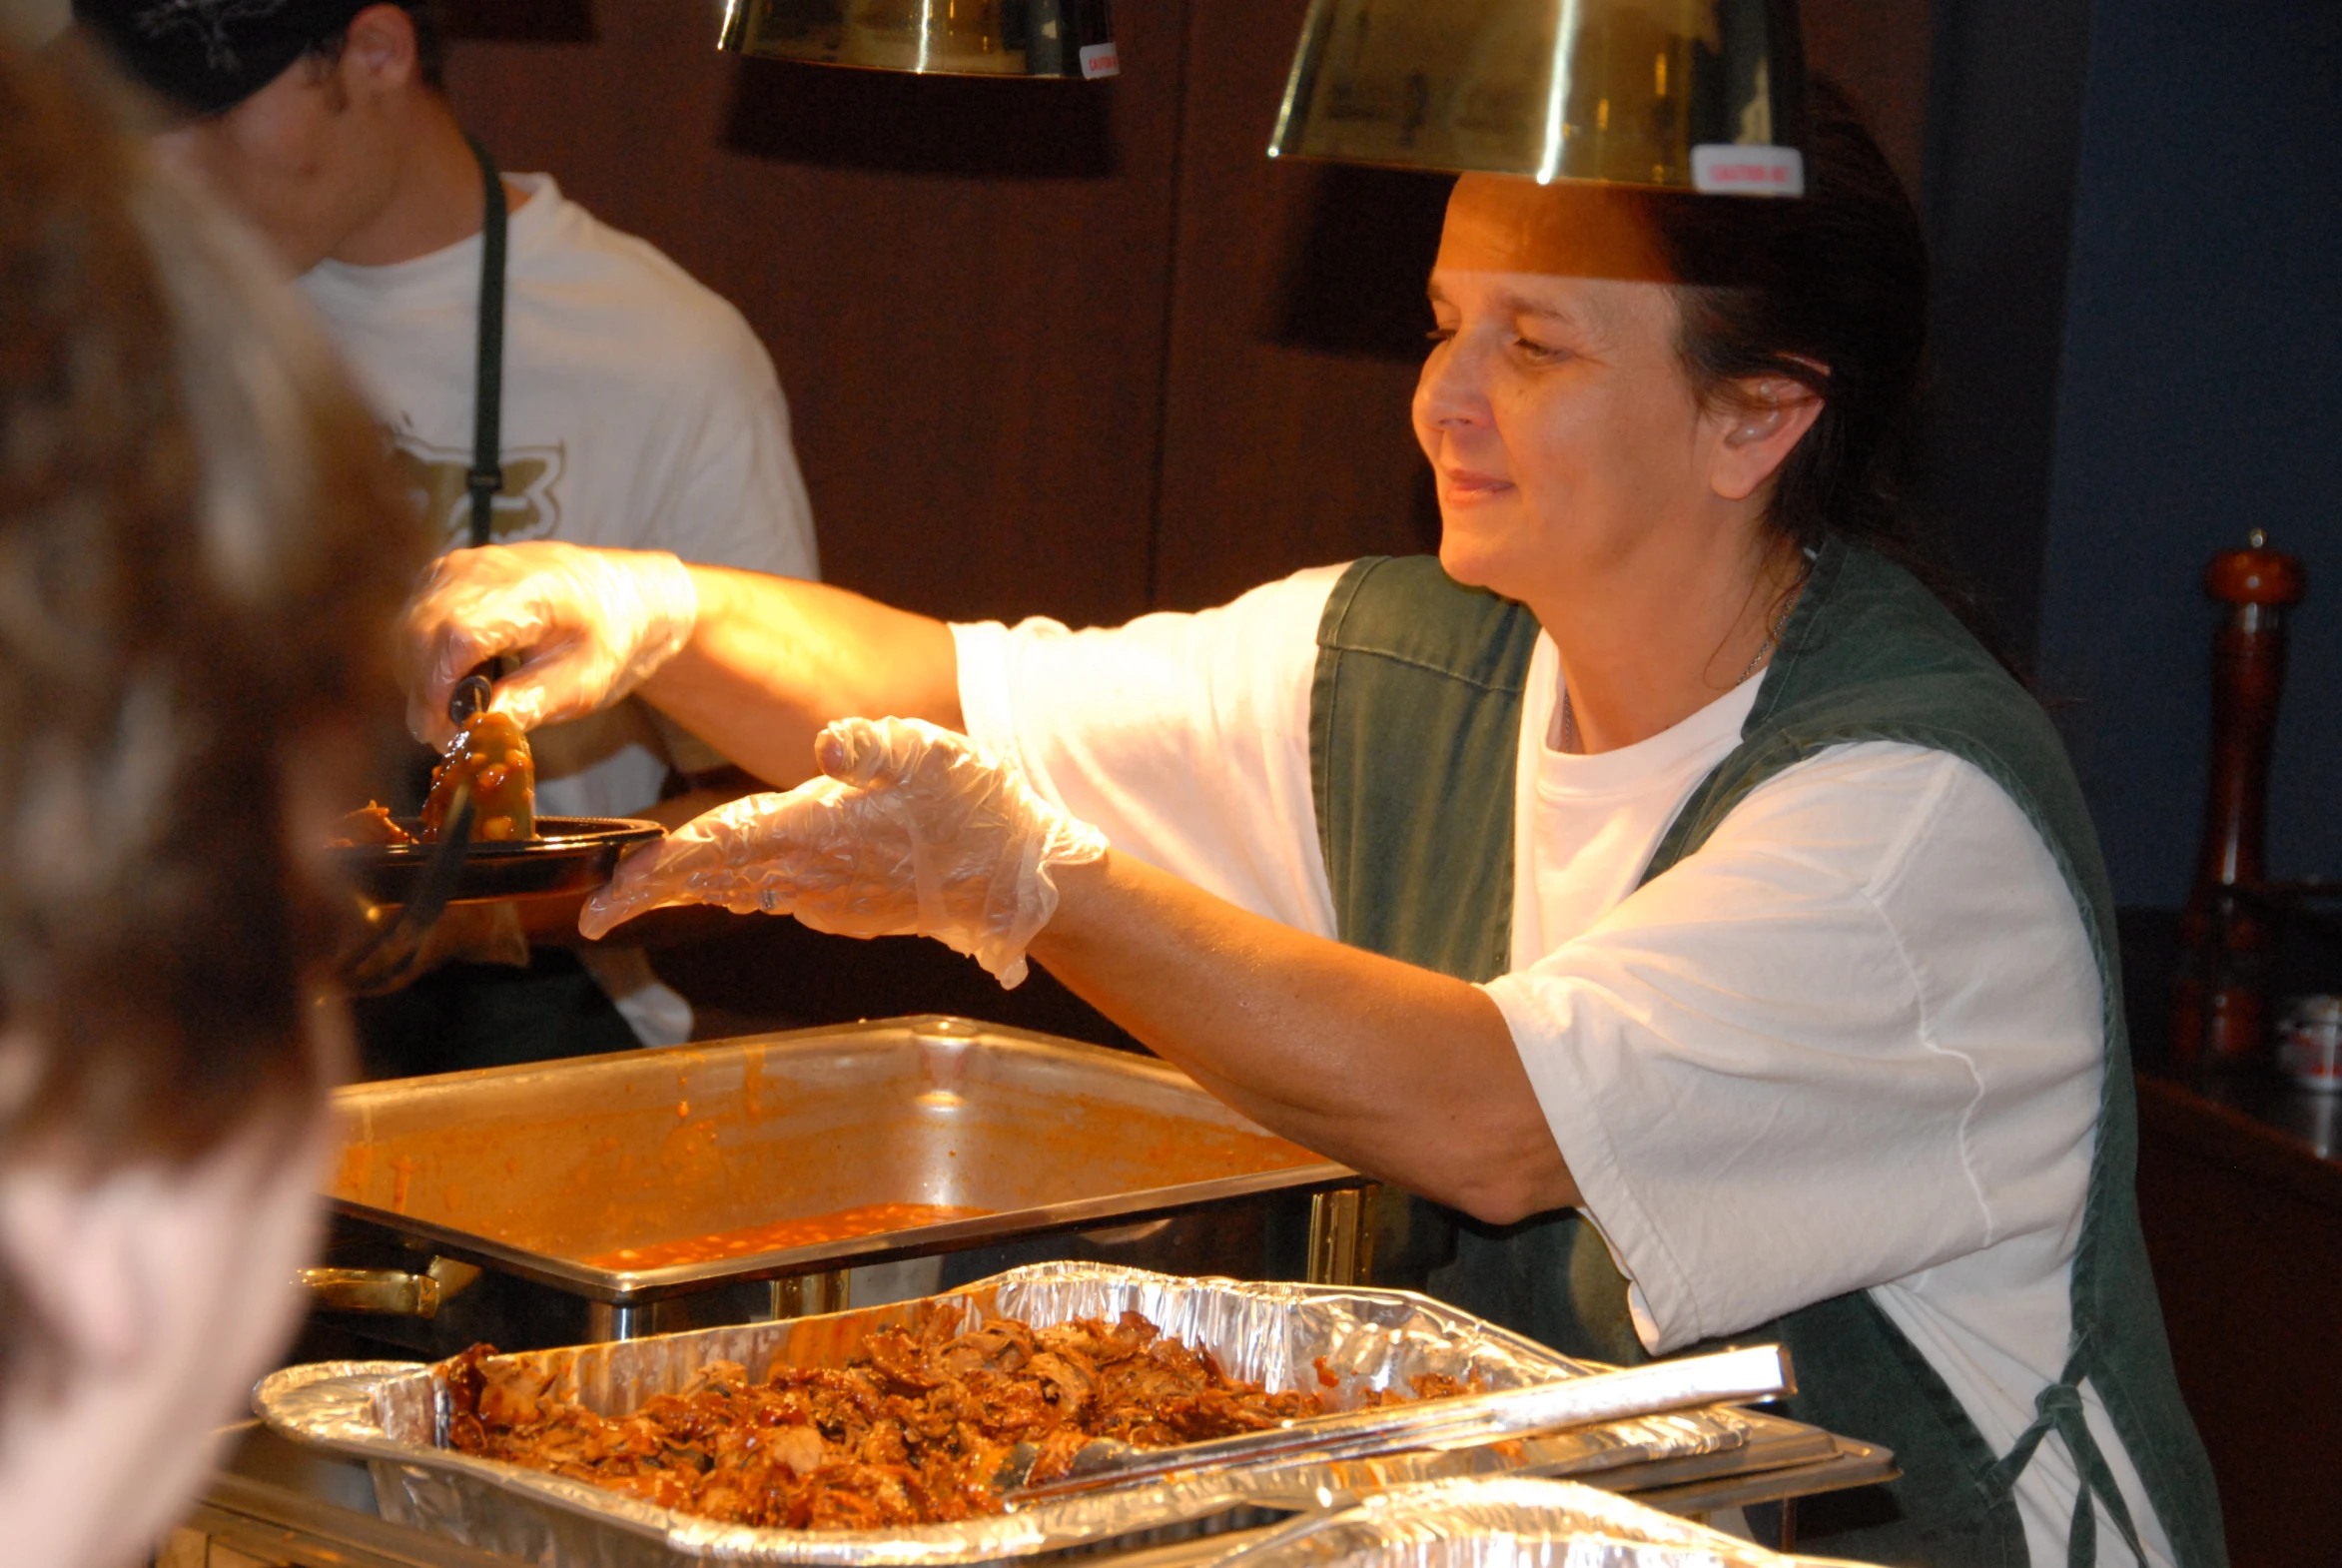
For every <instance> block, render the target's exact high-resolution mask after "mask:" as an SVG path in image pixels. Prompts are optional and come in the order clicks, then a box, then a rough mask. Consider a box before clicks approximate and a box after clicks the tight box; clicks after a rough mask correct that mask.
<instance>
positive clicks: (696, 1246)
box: [585, 1203, 992, 1269]
mask: <svg viewBox="0 0 2342 1568" xmlns="http://www.w3.org/2000/svg"><path fill="white" fill-rule="evenodd" d="M991 1212H992V1210H991V1209H989V1208H957V1207H954V1206H952V1205H951V1204H949V1203H865V1204H863V1205H862V1206H861V1207H859V1208H841V1209H839V1210H838V1211H837V1212H835V1213H830V1214H812V1215H809V1216H807V1217H806V1218H803V1219H782V1220H777V1221H775V1222H774V1223H772V1224H769V1225H751V1226H748V1227H747V1228H745V1229H741V1230H717V1231H714V1232H712V1233H710V1234H708V1235H695V1236H685V1237H683V1238H682V1239H681V1240H676V1241H654V1242H652V1243H650V1244H649V1245H647V1246H622V1247H619V1248H618V1249H617V1250H615V1251H612V1252H603V1253H601V1254H599V1255H598V1256H594V1257H589V1258H586V1259H585V1261H586V1262H588V1263H591V1264H592V1265H593V1266H594V1267H596V1268H634V1269H639V1268H672V1267H674V1266H675V1265H676V1264H678V1263H712V1262H716V1261H719V1260H721V1259H723V1258H727V1257H747V1256H749V1255H750V1254H752V1253H756V1252H778V1251H780V1250H782V1249H783V1248H784V1247H792V1246H817V1245H819V1244H820V1243H821V1242H824V1241H843V1240H845V1239H846V1238H847V1237H848V1236H856V1235H877V1234H879V1233H880V1232H881V1231H885V1230H909V1229H911V1228H912V1227H913V1226H916V1225H940V1224H943V1223H945V1222H946V1221H948V1220H953V1219H982V1218H984V1217H985V1216H986V1215H988V1214H990V1213H991Z"/></svg>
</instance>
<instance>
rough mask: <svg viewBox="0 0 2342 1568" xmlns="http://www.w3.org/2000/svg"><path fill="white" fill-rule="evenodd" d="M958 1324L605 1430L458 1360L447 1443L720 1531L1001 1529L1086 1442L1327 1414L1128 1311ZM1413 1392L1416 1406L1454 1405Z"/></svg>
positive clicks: (1154, 1443)
mask: <svg viewBox="0 0 2342 1568" xmlns="http://www.w3.org/2000/svg"><path fill="white" fill-rule="evenodd" d="M963 1320H964V1319H963V1318H962V1317H961V1315H960V1314H959V1313H958V1312H957V1311H956V1310H951V1309H948V1308H947V1309H944V1310H939V1311H937V1312H936V1313H935V1314H934V1316H933V1317H931V1318H930V1319H929V1320H928V1322H927V1323H926V1325H925V1327H924V1328H922V1329H921V1330H919V1331H917V1332H916V1333H914V1332H913V1331H910V1330H906V1329H902V1328H882V1329H878V1330H876V1331H874V1332H872V1333H871V1334H869V1335H868V1336H867V1337H866V1338H865V1339H864V1340H863V1342H862V1346H861V1350H860V1353H859V1354H857V1355H856V1356H855V1357H854V1358H853V1359H852V1360H850V1361H849V1362H848V1363H847V1364H846V1365H845V1366H843V1367H792V1366H776V1367H774V1368H773V1369H772V1375H771V1376H770V1377H769V1378H767V1379H766V1380H764V1381H763V1382H755V1381H751V1380H750V1378H749V1377H748V1374H747V1372H746V1370H745V1369H744V1368H743V1367H742V1366H741V1365H740V1364H739V1363H738V1362H736V1361H711V1362H709V1363H707V1364H706V1365H705V1366H703V1367H701V1368H700V1369H699V1371H698V1373H697V1375H696V1376H695V1377H694V1378H693V1379H692V1381H691V1383H690V1385H689V1386H687V1387H686V1388H685V1389H684V1390H683V1391H682V1392H681V1393H677V1394H653V1395H652V1396H651V1397H650V1398H649V1399H647V1400H645V1401H644V1402H643V1404H642V1406H641V1407H640V1408H639V1409H637V1410H634V1411H631V1412H629V1413H627V1414H625V1415H619V1416H604V1415H597V1414H595V1413H594V1412H592V1411H590V1410H586V1409H583V1408H581V1407H580V1406H578V1405H575V1404H569V1403H565V1402H562V1401H558V1400H555V1399H553V1398H552V1397H550V1394H549V1388H550V1383H551V1375H552V1374H551V1373H550V1372H548V1371H545V1370H543V1369H541V1368H539V1367H538V1366H537V1364H536V1363H535V1362H533V1361H532V1360H530V1358H528V1357H526V1356H514V1357H511V1358H509V1359H506V1360H501V1361H495V1360H490V1359H489V1358H490V1357H492V1356H494V1355H495V1351H494V1350H493V1349H491V1348H489V1347H488V1346H486V1345H474V1346H472V1347H471V1348H470V1349H469V1350H466V1351H465V1352H464V1353H463V1354H462V1355H460V1356H458V1357H456V1358H455V1360H454V1361H453V1362H452V1363H450V1365H449V1368H448V1371H449V1375H448V1379H447V1385H448V1393H449V1396H450V1406H451V1413H450V1415H449V1418H448V1423H447V1435H448V1439H449V1442H450V1445H451V1446H452V1447H454V1448H456V1449H457V1450H459V1451H461V1452H463V1453H467V1454H473V1455H477V1456H479V1457H481V1458H487V1459H501V1460H505V1461H508V1462H510V1463H514V1464H522V1465H528V1466H531V1467H533V1468H536V1469H540V1470H549V1471H551V1472H552V1473H553V1474H555V1475H561V1476H567V1477H569V1478H571V1479H573V1480H579V1481H587V1482H590V1483H592V1484H593V1485H595V1486H601V1487H606V1488H608V1489H609V1490H611V1491H615V1492H623V1493H625V1494H627V1495H628V1496H631V1497H636V1498H639V1499H641V1500H642V1501H644V1502H649V1503H655V1504H657V1505H659V1506H660V1507H665V1508H673V1509H676V1510H678V1511H680V1512H683V1513H690V1514H698V1515H702V1516H704V1517H707V1518H710V1519H716V1520H720V1521H722V1522H724V1523H727V1524H746V1525H762V1526H769V1527H779V1528H785V1529H811V1530H868V1529H881V1528H888V1527H894V1526H900V1525H911V1524H940V1523H946V1522H949V1521H952V1520H958V1519H967V1518H972V1517H974V1516H976V1515H979V1514H989V1513H998V1512H1000V1511H1001V1507H1002V1500H1003V1492H1002V1487H1003V1485H1004V1484H1007V1485H1016V1484H1019V1483H1020V1482H1023V1481H1031V1482H1035V1483H1038V1482H1042V1481H1049V1480H1055V1479H1057V1478H1059V1477H1061V1476H1064V1475H1066V1474H1068V1473H1070V1471H1071V1470H1072V1468H1073V1463H1074V1457H1075V1455H1076V1454H1078V1453H1080V1452H1081V1451H1082V1449H1083V1448H1085V1447H1086V1446H1088V1445H1089V1444H1090V1443H1092V1442H1095V1441H1098V1440H1100V1439H1111V1440H1116V1441H1120V1442H1123V1443H1127V1444H1130V1445H1132V1446H1134V1447H1140V1448H1166V1447H1170V1446H1171V1445H1173V1444H1177V1443H1189V1442H1200V1441H1202V1440H1204V1439H1206V1438H1212V1437H1226V1436H1230V1435H1233V1434H1235V1433H1238V1432H1252V1431H1262V1430H1266V1429H1268V1428H1271V1427H1276V1426H1281V1425H1283V1424H1285V1423H1286V1422H1288V1421H1294V1420H1299V1419H1302V1418H1304V1417H1307V1416H1313V1415H1320V1414H1323V1413H1324V1409H1325V1406H1324V1404H1323V1402H1322V1401H1321V1400H1320V1399H1319V1397H1318V1395H1316V1394H1314V1393H1302V1392H1291V1393H1270V1392H1267V1391H1265V1390H1263V1389H1262V1388H1261V1387H1260V1386H1259V1385H1258V1384H1256V1383H1248V1382H1244V1381H1242V1380H1241V1379H1238V1378H1233V1377H1230V1376H1228V1375H1227V1374H1226V1373H1225V1372H1223V1371H1221V1370H1220V1368H1219V1365H1218V1363H1217V1362H1215V1361H1214V1360H1213V1359H1212V1356H1211V1352H1210V1351H1208V1350H1200V1349H1196V1348H1194V1347H1192V1346H1190V1345H1187V1344H1185V1343H1182V1342H1181V1341H1179V1340H1177V1339H1173V1338H1170V1337H1167V1336H1166V1335H1165V1334H1164V1333H1163V1331H1162V1330H1161V1329H1159V1328H1158V1327H1157V1326H1156V1325H1155V1324H1154V1323H1152V1322H1150V1321H1149V1320H1148V1319H1147V1318H1146V1317H1145V1316H1143V1315H1142V1314H1140V1313H1138V1312H1129V1311H1127V1312H1125V1313H1123V1315H1122V1319H1121V1321H1119V1322H1116V1323H1112V1324H1109V1323H1107V1322H1104V1321H1102V1320H1100V1319H1098V1318H1081V1319H1078V1320H1076V1321H1074V1322H1070V1323H1062V1324H1058V1325H1056V1326H1053V1327H1048V1328H1035V1327H1033V1326H1032V1325H1030V1324H1028V1323H1024V1322H1020V1321H1018V1320H1017V1319H1015V1318H1009V1317H995V1318H991V1319H988V1320H986V1321H985V1322H984V1323H983V1324H982V1326H980V1327H977V1328H973V1329H969V1330H967V1331H965V1332H963V1331H961V1329H960V1325H961V1323H962V1321H963ZM1415 1383H1416V1387H1415V1393H1416V1395H1417V1396H1418V1397H1423V1398H1433V1397H1438V1396H1440V1395H1444V1394H1452V1393H1459V1392H1462V1391H1463V1389H1462V1387H1461V1385H1459V1384H1457V1383H1456V1382H1455V1381H1454V1380H1453V1379H1451V1378H1446V1377H1437V1376H1433V1377H1426V1378H1418V1379H1416V1380H1415ZM1397 1397H1399V1398H1403V1396H1397ZM1368 1402H1370V1403H1388V1402H1396V1400H1395V1399H1394V1398H1393V1396H1390V1395H1387V1394H1385V1395H1383V1396H1381V1397H1378V1398H1370V1399H1369V1400H1368ZM1023 1445H1031V1446H1030V1447H1029V1448H1025V1447H1024V1446H1023ZM1021 1449H1022V1451H1020V1450H1021ZM1028 1457H1030V1460H1031V1464H1030V1468H1029V1470H1028V1469H1027V1466H1026V1462H1025V1461H1026V1459H1027V1458H1028Z"/></svg>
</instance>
